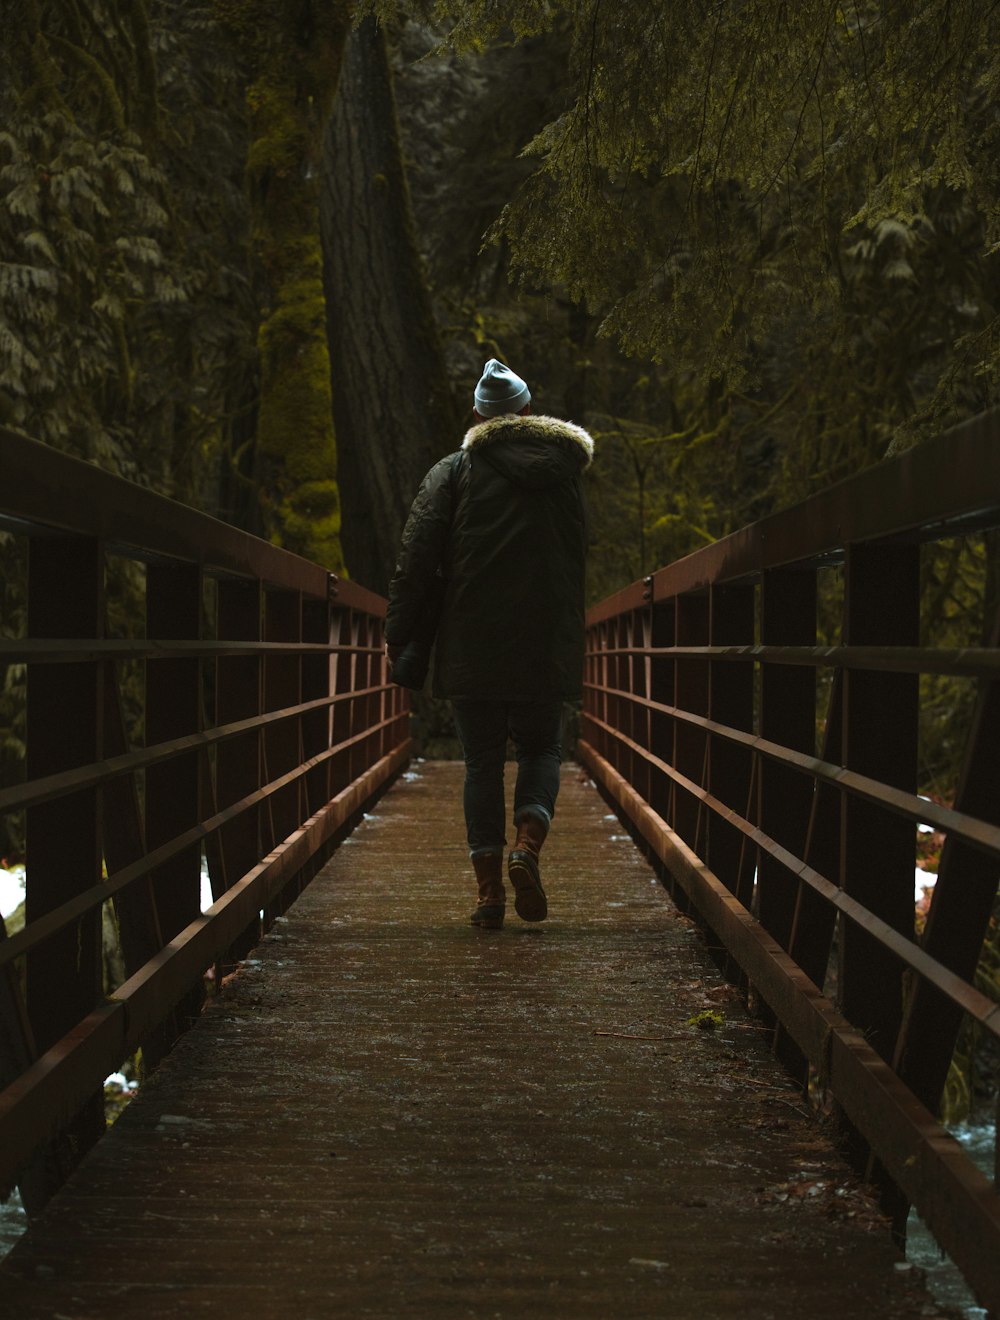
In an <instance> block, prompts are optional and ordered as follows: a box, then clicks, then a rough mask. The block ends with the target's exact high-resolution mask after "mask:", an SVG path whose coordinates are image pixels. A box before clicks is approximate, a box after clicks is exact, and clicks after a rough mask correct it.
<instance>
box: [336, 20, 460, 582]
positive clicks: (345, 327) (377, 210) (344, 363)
mask: <svg viewBox="0 0 1000 1320" xmlns="http://www.w3.org/2000/svg"><path fill="white" fill-rule="evenodd" d="M320 213H321V223H322V234H323V249H324V256H325V269H326V287H327V300H326V306H327V324H328V328H329V342H330V357H331V361H332V364H333V405H334V417H335V419H336V427H337V448H338V476H339V481H340V487H341V491H342V495H343V513H342V524H341V540H342V544H343V548H344V555H345V558H346V560H347V566H348V569H349V571H350V574H351V576H352V577H353V578H356V579H357V580H358V581H359V582H361V583H363V584H364V585H365V586H367V587H371V588H372V589H373V590H376V591H380V592H384V591H386V590H387V588H388V584H389V579H390V577H391V575H392V570H393V567H394V564H395V560H396V552H397V550H398V546H399V537H400V532H401V531H402V527H403V523H404V521H405V519H406V514H407V512H408V510H409V507H410V503H411V501H412V499H413V496H414V495H415V494H416V491H417V487H418V486H419V484H420V481H421V479H422V478H423V476H424V474H425V473H426V472H427V470H428V468H429V467H430V466H431V465H432V463H433V462H434V461H435V459H437V458H439V457H440V456H441V455H442V454H444V453H447V452H449V451H450V450H451V449H454V448H455V446H456V444H457V442H458V434H457V432H458V423H457V419H456V416H455V411H454V406H453V402H452V399H451V396H450V392H449V386H448V382H447V377H446V374H445V367H444V360H443V357H442V353H441V347H440V341H439V337H438V331H437V326H436V324H435V321H434V316H433V312H432V309H431V302H430V295H429V293H428V289H427V283H426V279H425V275H424V270H423V266H422V263H421V260H420V257H419V254H418V251H417V245H416V241H415V237H414V231H413V220H412V213H411V208H410V198H409V192H408V189H407V184H406V176H405V171H404V167H403V160H402V154H401V151H400V143H399V128H398V124H397V119H396V104H395V97H394V94H393V86H392V74H391V71H390V67H389V60H388V55H387V51H386V42H385V35H384V33H383V31H382V30H381V29H380V28H379V27H378V26H377V25H376V24H375V22H374V20H372V19H366V20H365V21H364V22H363V23H362V24H361V25H360V27H359V28H358V29H357V30H356V31H355V32H354V33H353V34H352V35H351V37H350V40H349V42H348V47H347V51H346V53H345V56H344V65H343V70H342V75H341V81H340V88H339V91H338V95H337V101H336V104H335V106H334V111H333V114H332V115H331V118H330V123H329V127H328V131H327V136H326V143H325V150H324V160H323V179H322V185H321V195H320Z"/></svg>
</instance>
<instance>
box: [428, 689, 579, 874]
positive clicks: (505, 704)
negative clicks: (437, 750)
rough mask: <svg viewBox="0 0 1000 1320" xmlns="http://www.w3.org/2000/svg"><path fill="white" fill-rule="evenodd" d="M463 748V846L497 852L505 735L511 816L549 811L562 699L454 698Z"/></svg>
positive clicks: (548, 814) (502, 839) (502, 820)
mask: <svg viewBox="0 0 1000 1320" xmlns="http://www.w3.org/2000/svg"><path fill="white" fill-rule="evenodd" d="M452 706H453V707H454V711H455V724H456V725H457V727H458V736H459V738H461V740H462V748H463V750H464V752H465V799H464V801H465V825H466V831H467V833H468V839H469V852H470V853H478V852H502V851H503V847H504V844H505V843H506V842H507V839H506V836H505V833H504V827H505V824H506V810H505V807H504V792H503V765H504V757H505V755H506V752H507V736H508V734H509V735H510V737H511V739H512V740H513V743H514V751H515V753H516V755H517V782H516V785H515V787H514V821H515V823H516V822H517V820H518V819H519V817H520V814H521V812H522V811H524V810H525V809H528V810H529V811H530V810H532V809H533V810H534V811H535V813H536V814H538V815H541V816H544V817H545V820H546V823H548V821H550V820H551V819H552V817H553V815H554V814H555V809H556V795H557V793H558V792H559V760H560V750H561V748H560V743H561V740H562V714H563V704H562V701H551V700H547V701H454V702H452Z"/></svg>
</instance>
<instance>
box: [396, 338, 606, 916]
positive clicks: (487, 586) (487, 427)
mask: <svg viewBox="0 0 1000 1320" xmlns="http://www.w3.org/2000/svg"><path fill="white" fill-rule="evenodd" d="M473 402H474V407H473V425H472V427H471V428H470V429H469V431H468V432H467V433H466V435H465V438H464V439H463V441H462V445H461V448H460V449H458V450H457V451H456V452H455V453H453V454H449V455H448V456H447V457H445V458H442V459H441V460H440V462H438V463H436V464H435V466H434V467H433V468H431V470H430V472H429V473H428V474H427V476H426V477H425V478H424V480H423V483H422V484H421V486H420V489H419V491H418V492H417V495H416V498H415V499H414V501H413V505H412V507H411V509H410V512H409V516H408V518H407V521H406V525H405V527H404V529H403V535H402V543H401V547H400V552H399V558H398V562H397V565H396V570H395V573H394V574H393V578H392V582H391V584H390V588H389V604H388V609H387V611H386V622H385V638H386V655H387V657H388V660H389V664H390V666H392V664H393V663H395V662H397V661H398V662H400V663H401V664H402V659H401V657H402V656H403V654H404V651H405V650H406V648H407V645H408V643H409V642H410V639H411V638H412V637H413V636H414V634H415V633H416V632H417V631H418V629H419V628H420V626H421V619H422V617H423V615H424V614H425V613H426V612H427V611H428V610H429V609H431V608H433V607H432V606H430V605H428V601H431V600H434V599H437V598H440V599H441V605H440V611H441V613H440V622H439V624H438V631H437V641H436V650H435V664H434V687H433V690H434V693H435V695H437V696H443V697H448V698H450V700H451V703H452V708H453V710H454V715H455V724H456V728H457V731H458V735H459V739H460V741H461V743H462V749H463V752H464V756H465V786H464V793H463V805H464V810H465V824H466V833H467V839H468V846H469V854H470V857H471V860H472V868H473V871H474V874H475V879H476V886H477V902H476V907H475V910H474V911H473V913H472V918H471V920H472V924H473V925H474V926H478V927H480V928H483V929H492V930H496V929H499V928H500V927H502V925H503V920H504V913H505V905H506V891H505V888H504V881H503V870H504V867H503V853H504V848H505V846H506V844H507V838H506V829H505V824H506V807H505V801H504V780H503V774H504V760H505V755H506V749H507V739H508V736H509V737H510V738H511V740H512V741H513V744H514V750H515V753H516V757H517V779H516V784H515V788H514V803H513V823H514V829H515V838H514V842H513V846H512V848H511V850H510V853H509V855H508V858H507V876H508V879H509V881H510V883H511V885H512V887H513V890H514V907H515V911H516V912H517V914H518V916H519V917H521V918H522V919H523V920H525V921H543V920H544V919H545V917H546V916H547V914H548V900H547V896H546V893H545V889H544V887H543V885H542V878H541V867H540V861H539V857H540V854H541V851H542V845H543V844H544V842H545V838H546V835H547V834H548V831H549V826H550V825H551V823H552V818H553V815H554V814H555V805H556V796H557V794H558V791H559V764H560V757H561V741H562V716H563V703H564V702H566V701H573V700H576V699H578V698H579V696H580V694H581V689H582V679H583V638H584V568H585V560H586V551H587V517H586V509H585V503H584V494H583V487H582V482H581V474H582V472H583V471H584V469H585V468H586V467H587V466H588V465H589V464H590V462H591V460H592V458H593V452H594V441H593V439H592V438H591V436H590V435H588V433H587V432H586V431H585V430H584V429H583V428H582V427H580V426H576V425H574V424H573V423H572V422H566V421H561V420H560V419H558V418H555V417H545V416H539V415H533V414H532V412H531V394H530V392H529V390H528V386H527V385H526V384H525V382H524V381H523V380H522V379H521V378H520V377H519V376H517V375H516V374H515V373H514V372H513V371H512V370H511V369H510V368H509V367H507V366H505V365H504V364H503V363H501V362H499V361H498V360H497V359H496V358H491V359H490V360H489V361H488V362H487V363H486V366H485V367H484V369H483V374H482V377H481V379H480V380H479V382H478V384H477V385H476V387H475V392H474V396H473ZM442 578H443V583H442V581H441V579H442ZM436 588H443V590H436Z"/></svg>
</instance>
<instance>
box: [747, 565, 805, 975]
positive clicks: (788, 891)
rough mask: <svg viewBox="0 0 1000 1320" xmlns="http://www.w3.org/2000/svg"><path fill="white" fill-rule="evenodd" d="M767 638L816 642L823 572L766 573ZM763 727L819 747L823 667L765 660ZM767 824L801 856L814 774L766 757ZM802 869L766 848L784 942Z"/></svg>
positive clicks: (768, 900) (765, 909) (770, 916)
mask: <svg viewBox="0 0 1000 1320" xmlns="http://www.w3.org/2000/svg"><path fill="white" fill-rule="evenodd" d="M760 640H761V644H762V645H764V646H815V645H816V573H815V571H810V570H809V569H788V568H774V569H769V570H768V571H767V572H766V573H764V575H763V578H762V582H761V590H760ZM761 670H762V672H761V685H760V734H761V737H762V738H766V739H767V740H768V741H769V742H775V743H780V744H781V746H783V747H790V748H791V749H792V750H793V751H796V752H806V753H808V754H809V755H810V756H815V754H816V672H815V670H814V669H813V668H812V667H811V666H808V665H801V666H800V665H782V664H776V663H774V662H773V661H767V662H765V663H764V664H763V665H762V666H761ZM758 782H759V791H760V817H759V819H760V825H761V828H762V829H763V831H764V833H765V834H768V835H770V836H771V838H772V839H775V840H776V841H777V842H778V843H780V844H781V845H782V846H783V847H785V848H788V849H789V850H790V851H791V852H793V853H795V855H796V856H798V857H801V856H802V849H803V847H804V845H805V838H806V830H807V828H808V825H809V809H810V806H811V805H812V792H813V786H812V782H811V780H810V779H809V778H808V777H807V776H806V775H803V774H800V773H799V772H797V771H795V770H792V769H789V768H788V767H786V766H783V765H777V764H775V763H774V762H773V761H769V760H768V759H767V757H762V758H761V762H760V771H759V779H758ZM797 887H798V886H797V881H796V879H795V876H794V875H793V874H792V873H791V872H790V871H789V870H788V869H787V868H786V867H784V866H782V865H781V863H780V862H776V861H775V860H774V859H773V858H771V857H768V856H767V855H764V856H763V857H762V858H761V863H760V873H759V875H758V878H757V901H758V912H757V915H758V916H759V918H760V921H761V923H762V924H763V925H764V927H765V928H766V929H767V930H768V931H769V933H770V934H771V935H773V936H774V938H775V939H776V940H777V941H778V943H779V944H780V945H781V946H782V947H783V948H786V949H787V948H788V943H789V940H790V938H791V933H792V918H793V916H794V912H795V895H796V890H797Z"/></svg>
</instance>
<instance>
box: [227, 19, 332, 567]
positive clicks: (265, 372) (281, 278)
mask: <svg viewBox="0 0 1000 1320" xmlns="http://www.w3.org/2000/svg"><path fill="white" fill-rule="evenodd" d="M352 7H353V6H352V3H351V0H328V2H327V3H325V4H317V3H315V0H230V3H228V4H225V5H224V4H222V3H221V0H218V9H219V14H220V17H222V18H223V20H224V21H225V22H226V23H227V24H228V25H229V27H230V29H231V30H232V31H233V32H234V34H235V36H236V39H237V41H238V43H239V45H240V47H241V49H242V51H243V54H244V58H245V59H246V61H247V66H248V69H249V71H250V85H249V87H248V89H247V108H248V112H249V124H250V138H251V144H250V150H249V153H248V157H247V184H248V188H249V194H250V203H251V209H252V230H251V252H252V259H253V274H254V280H255V284H256V286H257V289H258V292H259V296H260V298H261V301H262V308H261V320H260V328H259V333H258V344H257V346H258V354H259V361H260V400H259V406H258V411H257V437H256V441H257V443H256V450H257V454H256V458H257V470H258V473H259V482H260V492H259V493H260V501H261V517H262V523H263V527H264V532H265V535H267V536H269V537H270V538H271V540H272V541H274V542H276V543H277V544H279V545H283V546H285V547H286V548H287V549H290V550H294V551H296V552H297V553H299V554H302V555H305V556H306V557H307V558H309V559H313V560H315V561H317V562H318V563H321V564H324V565H325V566H326V567H327V568H330V569H332V570H335V571H342V570H343V556H342V553H341V548H340V498H339V492H338V488H337V479H336V458H337V455H336V445H335V440H334V431H333V407H332V401H331V393H330V358H329V348H328V345H327V338H326V307H325V293H324V288H323V257H322V248H321V243H320V233H319V201H318V177H317V176H318V166H319V155H320V151H321V148H322V141H323V130H324V125H325V123H326V119H327V117H328V115H329V110H330V106H331V104H332V101H333V97H334V95H335V93H336V88H337V82H338V78H339V75H340V68H341V61H342V57H343V52H344V45H345V42H346V40H347V35H348V32H349V30H350V22H351V10H352Z"/></svg>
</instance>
